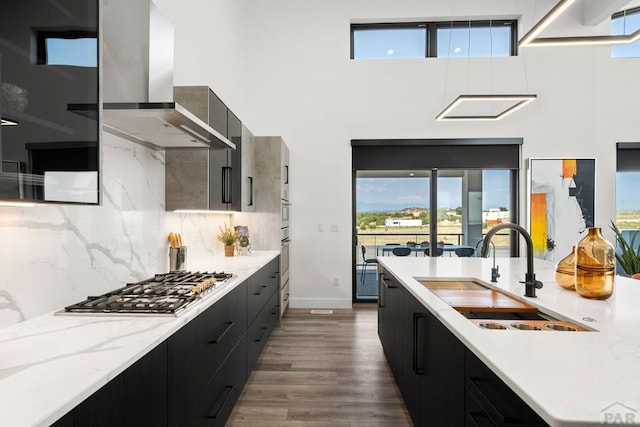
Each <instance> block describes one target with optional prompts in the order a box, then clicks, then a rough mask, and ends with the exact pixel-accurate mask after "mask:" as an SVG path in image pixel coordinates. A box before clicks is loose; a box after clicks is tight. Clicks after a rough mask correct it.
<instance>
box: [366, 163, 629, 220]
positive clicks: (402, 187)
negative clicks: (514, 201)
mask: <svg viewBox="0 0 640 427" xmlns="http://www.w3.org/2000/svg"><path fill="white" fill-rule="evenodd" d="M508 177H509V174H508V172H507V171H502V170H496V171H484V172H483V188H484V191H483V193H482V209H483V210H488V209H490V208H499V207H509V179H508ZM639 183H640V172H625V173H618V174H617V175H616V209H617V210H640V191H638V187H639V185H638V184H639ZM438 184H439V188H438V189H439V193H438V200H439V203H438V204H439V205H440V207H448V208H456V207H458V206H461V205H462V200H461V197H462V192H461V185H462V180H461V178H439V182H438ZM356 191H357V197H356V201H357V211H358V212H366V211H377V210H396V209H403V208H408V207H424V208H426V207H428V206H429V178H358V181H357V185H356ZM597 197H598V195H597V194H596V199H597Z"/></svg>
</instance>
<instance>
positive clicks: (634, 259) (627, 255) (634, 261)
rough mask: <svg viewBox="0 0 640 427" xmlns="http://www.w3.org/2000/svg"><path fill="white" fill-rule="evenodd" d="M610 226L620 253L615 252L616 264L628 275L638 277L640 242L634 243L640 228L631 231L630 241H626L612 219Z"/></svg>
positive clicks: (639, 272)
mask: <svg viewBox="0 0 640 427" xmlns="http://www.w3.org/2000/svg"><path fill="white" fill-rule="evenodd" d="M610 227H611V229H612V230H613V232H614V233H616V241H617V242H618V248H619V250H620V253H618V252H616V259H617V260H618V264H620V266H621V267H622V269H623V270H624V272H625V273H627V274H628V275H629V276H631V277H633V278H634V279H640V243H636V237H637V236H638V231H640V230H636V231H635V232H633V233H632V234H631V241H630V242H628V241H627V240H626V239H625V237H624V235H623V234H622V232H621V231H620V230H619V229H618V227H617V226H616V225H615V223H614V222H613V221H611V226H610Z"/></svg>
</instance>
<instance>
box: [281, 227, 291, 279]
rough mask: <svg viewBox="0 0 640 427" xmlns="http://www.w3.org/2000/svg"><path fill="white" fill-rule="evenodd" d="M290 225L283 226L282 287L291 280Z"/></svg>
mask: <svg viewBox="0 0 640 427" xmlns="http://www.w3.org/2000/svg"><path fill="white" fill-rule="evenodd" d="M290 243H291V240H290V239H289V227H283V228H282V240H281V244H280V287H282V286H284V284H285V283H287V281H288V280H289V244H290Z"/></svg>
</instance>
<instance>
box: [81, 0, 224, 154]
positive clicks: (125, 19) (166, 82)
mask: <svg viewBox="0 0 640 427" xmlns="http://www.w3.org/2000/svg"><path fill="white" fill-rule="evenodd" d="M101 37H102V46H103V63H102V70H103V72H102V82H103V83H102V84H103V112H102V114H103V123H104V128H105V130H106V131H107V132H110V133H113V134H116V135H119V136H121V137H124V138H127V139H129V140H131V141H133V142H137V143H141V144H144V145H149V146H152V147H154V148H170V147H171V148H176V147H179V148H232V149H235V144H233V143H232V142H231V141H229V140H228V139H227V138H226V137H225V136H224V135H222V134H220V133H219V132H218V131H216V130H215V129H213V128H212V127H210V126H209V125H208V124H207V123H206V122H204V121H202V120H201V119H199V118H198V117H196V115H195V114H192V113H191V112H189V110H188V109H187V108H185V107H183V106H181V105H180V104H178V103H176V102H174V101H173V65H174V64H173V44H174V38H173V25H172V24H171V22H169V20H168V19H167V18H166V17H165V16H164V15H163V14H162V13H161V12H160V10H159V9H158V7H157V6H156V5H155V4H154V3H153V2H152V1H150V0H136V1H130V0H104V1H103V8H102V35H101ZM76 112H79V111H77V109H76ZM79 113H80V112H79ZM85 114H87V115H88V114H90V113H89V112H88V111H85ZM94 114H95V112H94Z"/></svg>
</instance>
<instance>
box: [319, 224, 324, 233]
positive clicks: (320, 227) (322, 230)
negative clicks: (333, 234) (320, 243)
mask: <svg viewBox="0 0 640 427" xmlns="http://www.w3.org/2000/svg"><path fill="white" fill-rule="evenodd" d="M323 232H324V225H322V224H318V233H323Z"/></svg>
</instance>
